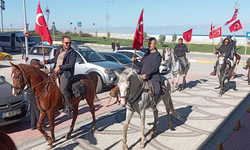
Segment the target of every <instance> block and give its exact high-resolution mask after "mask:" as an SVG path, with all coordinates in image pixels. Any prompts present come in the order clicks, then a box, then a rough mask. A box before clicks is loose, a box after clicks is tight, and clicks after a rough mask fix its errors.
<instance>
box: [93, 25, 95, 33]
mask: <svg viewBox="0 0 250 150" xmlns="http://www.w3.org/2000/svg"><path fill="white" fill-rule="evenodd" d="M94 27H95V23H93V35H94V34H95V28H94Z"/></svg>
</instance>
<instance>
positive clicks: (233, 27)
mask: <svg viewBox="0 0 250 150" xmlns="http://www.w3.org/2000/svg"><path fill="white" fill-rule="evenodd" d="M240 29H242V25H241V23H240V20H237V21H235V22H234V23H233V24H232V25H231V26H230V27H229V30H230V32H233V31H238V30H240Z"/></svg>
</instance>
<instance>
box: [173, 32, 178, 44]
mask: <svg viewBox="0 0 250 150" xmlns="http://www.w3.org/2000/svg"><path fill="white" fill-rule="evenodd" d="M176 40H177V34H176V33H174V34H173V36H172V42H174V43H175V42H176Z"/></svg>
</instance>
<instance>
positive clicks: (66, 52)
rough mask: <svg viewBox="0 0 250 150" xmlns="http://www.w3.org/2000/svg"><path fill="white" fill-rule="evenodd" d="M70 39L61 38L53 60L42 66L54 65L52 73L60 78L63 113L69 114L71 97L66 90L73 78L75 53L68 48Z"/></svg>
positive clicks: (71, 108) (71, 109)
mask: <svg viewBox="0 0 250 150" xmlns="http://www.w3.org/2000/svg"><path fill="white" fill-rule="evenodd" d="M70 45H71V38H70V37H69V36H63V37H62V46H59V47H58V48H57V49H56V52H55V57H54V58H53V59H49V60H44V64H51V63H55V65H54V68H53V70H54V72H55V73H58V74H59V77H60V91H61V93H62V95H63V97H64V100H65V102H64V109H63V112H65V113H67V114H68V115H69V114H70V112H71V111H73V106H72V101H71V95H70V93H69V91H68V90H67V86H68V83H69V81H70V80H71V79H72V77H73V76H74V70H75V62H76V52H75V50H74V49H73V48H72V47H71V46H70Z"/></svg>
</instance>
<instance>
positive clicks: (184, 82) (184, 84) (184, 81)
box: [180, 75, 186, 90]
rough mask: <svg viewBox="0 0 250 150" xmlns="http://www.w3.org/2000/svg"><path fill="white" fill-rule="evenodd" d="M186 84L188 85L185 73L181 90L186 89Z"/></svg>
mask: <svg viewBox="0 0 250 150" xmlns="http://www.w3.org/2000/svg"><path fill="white" fill-rule="evenodd" d="M185 86H186V75H183V81H182V87H181V89H180V90H184V88H185Z"/></svg>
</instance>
